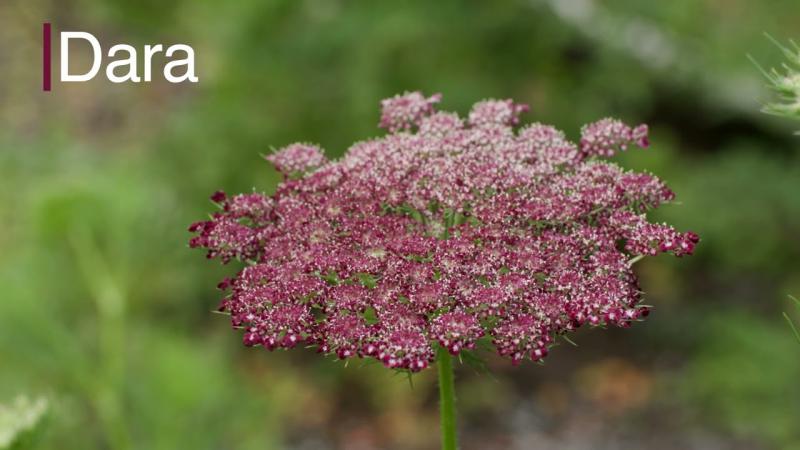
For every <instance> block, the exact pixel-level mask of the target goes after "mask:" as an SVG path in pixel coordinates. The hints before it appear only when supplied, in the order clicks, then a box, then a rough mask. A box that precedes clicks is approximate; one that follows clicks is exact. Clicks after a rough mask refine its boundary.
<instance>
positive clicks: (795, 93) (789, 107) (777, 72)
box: [753, 36, 800, 120]
mask: <svg viewBox="0 0 800 450" xmlns="http://www.w3.org/2000/svg"><path fill="white" fill-rule="evenodd" d="M767 37H769V39H770V40H772V42H773V43H775V45H776V46H777V47H778V48H779V49H780V50H781V52H783V54H784V56H785V57H786V60H787V62H786V63H784V64H783V66H782V67H781V69H775V68H772V69H770V70H769V71H767V70H763V69H761V71H762V72H763V73H764V76H766V77H767V80H769V86H770V88H771V89H772V90H774V91H775V92H776V93H777V94H778V101H777V102H773V103H767V104H766V105H764V108H763V111H764V112H765V113H768V114H775V115H778V116H783V117H789V118H793V119H798V120H800V46H798V45H797V44H796V43H795V42H794V41H791V40H790V41H789V46H788V47H787V46H784V45H782V44H781V43H779V42H778V41H776V40H775V39H773V38H772V37H770V36H767ZM753 62H755V60H754V61H753ZM756 65H758V63H756ZM760 68H761V67H760V66H759V69H760Z"/></svg>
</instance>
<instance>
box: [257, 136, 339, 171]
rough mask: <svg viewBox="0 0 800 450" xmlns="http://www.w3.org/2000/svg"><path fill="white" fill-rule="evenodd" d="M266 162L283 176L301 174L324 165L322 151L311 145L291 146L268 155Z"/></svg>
mask: <svg viewBox="0 0 800 450" xmlns="http://www.w3.org/2000/svg"><path fill="white" fill-rule="evenodd" d="M266 159H267V161H269V162H271V163H272V164H273V165H274V166H275V169H277V170H278V171H279V172H281V173H283V174H284V175H291V174H294V173H302V172H306V171H308V170H311V169H314V168H317V167H319V166H321V165H323V164H325V161H326V160H325V155H323V153H322V149H320V148H319V147H317V146H316V145H311V144H301V143H297V144H292V145H289V146H287V147H284V148H282V149H280V150H278V151H277V152H275V153H273V154H271V155H268V156H267V157H266Z"/></svg>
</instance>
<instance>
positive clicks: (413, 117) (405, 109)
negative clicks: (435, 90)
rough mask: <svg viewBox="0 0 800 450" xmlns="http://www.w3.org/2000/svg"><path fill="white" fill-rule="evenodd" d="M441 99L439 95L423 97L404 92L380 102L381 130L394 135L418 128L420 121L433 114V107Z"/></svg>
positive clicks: (414, 93)
mask: <svg viewBox="0 0 800 450" xmlns="http://www.w3.org/2000/svg"><path fill="white" fill-rule="evenodd" d="M441 99H442V96H441V94H434V95H432V96H430V97H427V98H426V97H425V96H424V95H422V94H421V93H420V92H406V93H405V94H399V95H395V96H394V97H392V98H387V99H385V100H383V101H382V102H381V123H380V126H381V128H385V129H387V130H389V131H390V132H392V133H394V132H396V131H400V130H407V129H409V128H411V127H412V126H418V125H419V124H420V122H421V121H422V119H423V118H424V117H426V116H429V115H431V114H432V113H433V105H435V104H436V103H439V101H440V100H441Z"/></svg>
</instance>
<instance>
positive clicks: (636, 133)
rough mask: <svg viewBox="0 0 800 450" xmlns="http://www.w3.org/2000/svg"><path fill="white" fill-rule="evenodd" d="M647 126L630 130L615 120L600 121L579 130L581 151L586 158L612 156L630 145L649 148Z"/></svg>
mask: <svg viewBox="0 0 800 450" xmlns="http://www.w3.org/2000/svg"><path fill="white" fill-rule="evenodd" d="M647 135H648V128H647V125H644V124H642V125H639V126H637V127H635V128H631V127H629V126H628V125H625V124H624V123H622V122H620V121H619V120H615V119H610V118H607V119H602V120H599V121H597V122H594V123H591V124H589V125H585V126H584V127H583V128H582V129H581V151H582V152H583V153H584V154H585V155H587V156H614V154H615V153H616V152H618V151H625V150H627V149H628V146H629V145H630V144H635V145H637V146H638V147H641V148H647V147H648V146H650V141H649V139H648V136H647Z"/></svg>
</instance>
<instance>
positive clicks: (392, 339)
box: [190, 92, 699, 371]
mask: <svg viewBox="0 0 800 450" xmlns="http://www.w3.org/2000/svg"><path fill="white" fill-rule="evenodd" d="M439 98H440V97H439V96H433V97H427V98H426V97H424V96H423V95H422V94H420V93H416V92H415V93H410V94H404V95H401V96H396V97H393V98H391V99H388V100H384V101H383V103H382V106H383V114H382V116H381V125H382V126H383V127H384V128H386V129H388V130H389V131H390V133H389V134H388V135H386V136H385V137H382V138H378V139H373V140H370V141H364V142H359V143H356V144H354V145H353V146H352V147H351V148H350V149H349V150H348V151H347V153H346V154H345V155H344V157H342V158H341V159H340V160H338V161H327V162H322V161H320V160H319V157H321V156H318V155H322V152H321V151H319V150H318V149H316V148H315V150H314V151H307V150H303V151H299V147H298V146H297V144H295V145H291V146H289V147H286V148H285V149H283V150H281V151H278V152H277V153H275V154H274V155H272V156H271V157H270V160H271V161H272V162H274V163H275V164H276V165H278V169H279V170H281V171H282V172H283V173H284V174H286V175H287V176H286V178H285V179H284V181H283V182H282V183H281V184H280V185H279V186H278V188H277V191H276V192H275V194H274V195H272V196H263V195H259V194H248V195H237V196H234V197H228V196H226V195H224V194H222V193H216V194H214V196H213V197H212V200H213V201H214V202H215V203H217V204H218V205H219V206H220V211H219V212H217V213H215V214H214V215H213V216H212V218H211V220H208V221H203V222H198V223H195V224H193V225H192V226H191V228H190V230H191V231H193V232H195V233H196V236H195V237H193V238H192V239H191V242H190V244H191V246H192V247H203V248H206V249H207V250H208V256H209V257H219V258H221V259H222V260H223V261H224V262H227V261H229V260H230V259H233V258H236V259H239V260H242V261H246V262H247V263H248V264H247V266H246V267H245V268H244V269H243V270H242V271H241V272H239V274H238V275H236V276H235V277H234V278H233V279H232V280H225V281H223V282H222V283H221V284H220V288H221V289H223V290H224V291H225V292H226V295H225V298H224V299H223V300H222V304H221V306H220V309H221V310H223V311H226V312H229V313H230V315H231V320H232V323H233V326H234V327H236V328H239V329H242V330H243V331H244V343H245V345H249V346H255V345H260V346H263V347H265V348H267V349H270V350H272V349H275V348H292V347H294V346H297V345H300V344H304V345H314V346H316V347H317V348H318V349H319V350H320V351H321V352H325V353H332V354H335V355H336V356H338V357H339V358H351V357H372V358H376V359H378V360H380V361H381V362H383V364H385V365H386V366H387V367H391V368H397V369H407V370H410V371H419V370H422V369H424V368H426V367H428V365H429V364H430V363H431V362H432V361H433V359H434V354H435V352H434V349H435V346H436V344H437V343H438V344H439V345H441V346H443V347H445V348H446V349H447V350H448V351H449V352H450V353H452V354H454V355H457V354H459V353H460V352H462V351H465V350H470V349H473V348H475V346H476V343H477V341H478V340H479V339H484V338H485V339H487V340H490V341H491V342H492V343H493V344H494V346H495V348H496V349H497V351H498V352H499V353H500V354H501V355H503V356H506V357H508V358H510V359H511V360H512V362H514V363H518V362H520V361H522V360H523V359H526V358H527V359H531V360H534V361H538V360H541V359H542V358H544V357H545V356H546V355H547V353H548V348H549V347H550V345H551V344H552V343H553V341H554V337H555V336H556V335H558V334H562V333H566V332H569V331H572V330H574V329H576V328H577V327H580V326H581V325H583V324H589V325H591V326H622V327H626V326H629V325H630V324H631V323H632V322H634V321H637V320H639V319H641V318H642V317H644V316H646V315H647V313H648V309H647V308H646V307H644V306H642V305H641V304H640V301H641V293H640V290H639V287H638V284H637V279H636V276H635V275H634V273H633V271H632V269H631V261H632V260H634V259H636V258H637V257H640V256H644V255H655V254H658V253H663V252H668V253H672V254H674V255H677V256H681V255H688V254H691V253H692V251H693V250H694V247H695V245H696V244H697V242H698V240H699V239H698V237H697V235H696V234H694V233H681V232H678V231H676V230H674V229H673V228H672V227H670V226H668V225H666V224H657V223H651V222H649V221H648V220H647V218H646V216H645V214H646V212H647V211H648V210H650V209H652V208H655V207H657V206H659V205H660V204H661V203H663V202H666V201H669V200H672V199H673V197H674V195H673V193H672V192H671V191H670V190H669V189H668V188H667V187H666V186H665V185H664V183H662V182H661V181H660V180H659V179H658V178H656V177H655V176H653V175H650V174H647V173H636V172H631V171H626V170H623V169H622V168H620V167H619V166H617V165H615V164H612V163H609V162H605V161H602V160H600V159H598V157H602V156H610V155H613V154H614V152H616V151H619V150H624V149H626V148H629V147H632V146H638V147H646V146H647V145H648V141H647V127H646V126H644V125H640V126H637V127H629V126H627V125H625V124H623V123H622V122H619V121H617V120H612V119H604V120H601V121H599V122H596V123H594V124H590V125H587V126H585V127H584V128H583V132H582V138H581V141H580V144H579V145H576V144H573V143H572V142H570V141H568V140H567V139H566V137H565V136H564V134H563V133H561V132H560V131H558V130H556V129H555V128H553V127H550V126H547V125H541V124H533V125H529V126H526V127H524V128H522V129H521V130H515V129H514V128H513V126H514V125H516V124H517V123H518V120H519V119H518V117H519V114H520V113H521V112H523V111H525V110H526V109H527V107H524V106H522V105H519V104H515V103H514V102H512V101H511V100H489V101H483V102H480V103H478V104H476V105H475V106H474V107H473V109H472V111H471V112H470V114H469V117H468V119H467V120H466V121H464V120H462V119H461V118H459V117H458V115H457V114H454V113H444V112H435V111H434V108H433V105H434V104H435V103H436V102H438V101H439ZM288 168H290V169H288ZM289 172H295V174H294V175H293V176H289ZM297 172H299V174H298V173H297Z"/></svg>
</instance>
